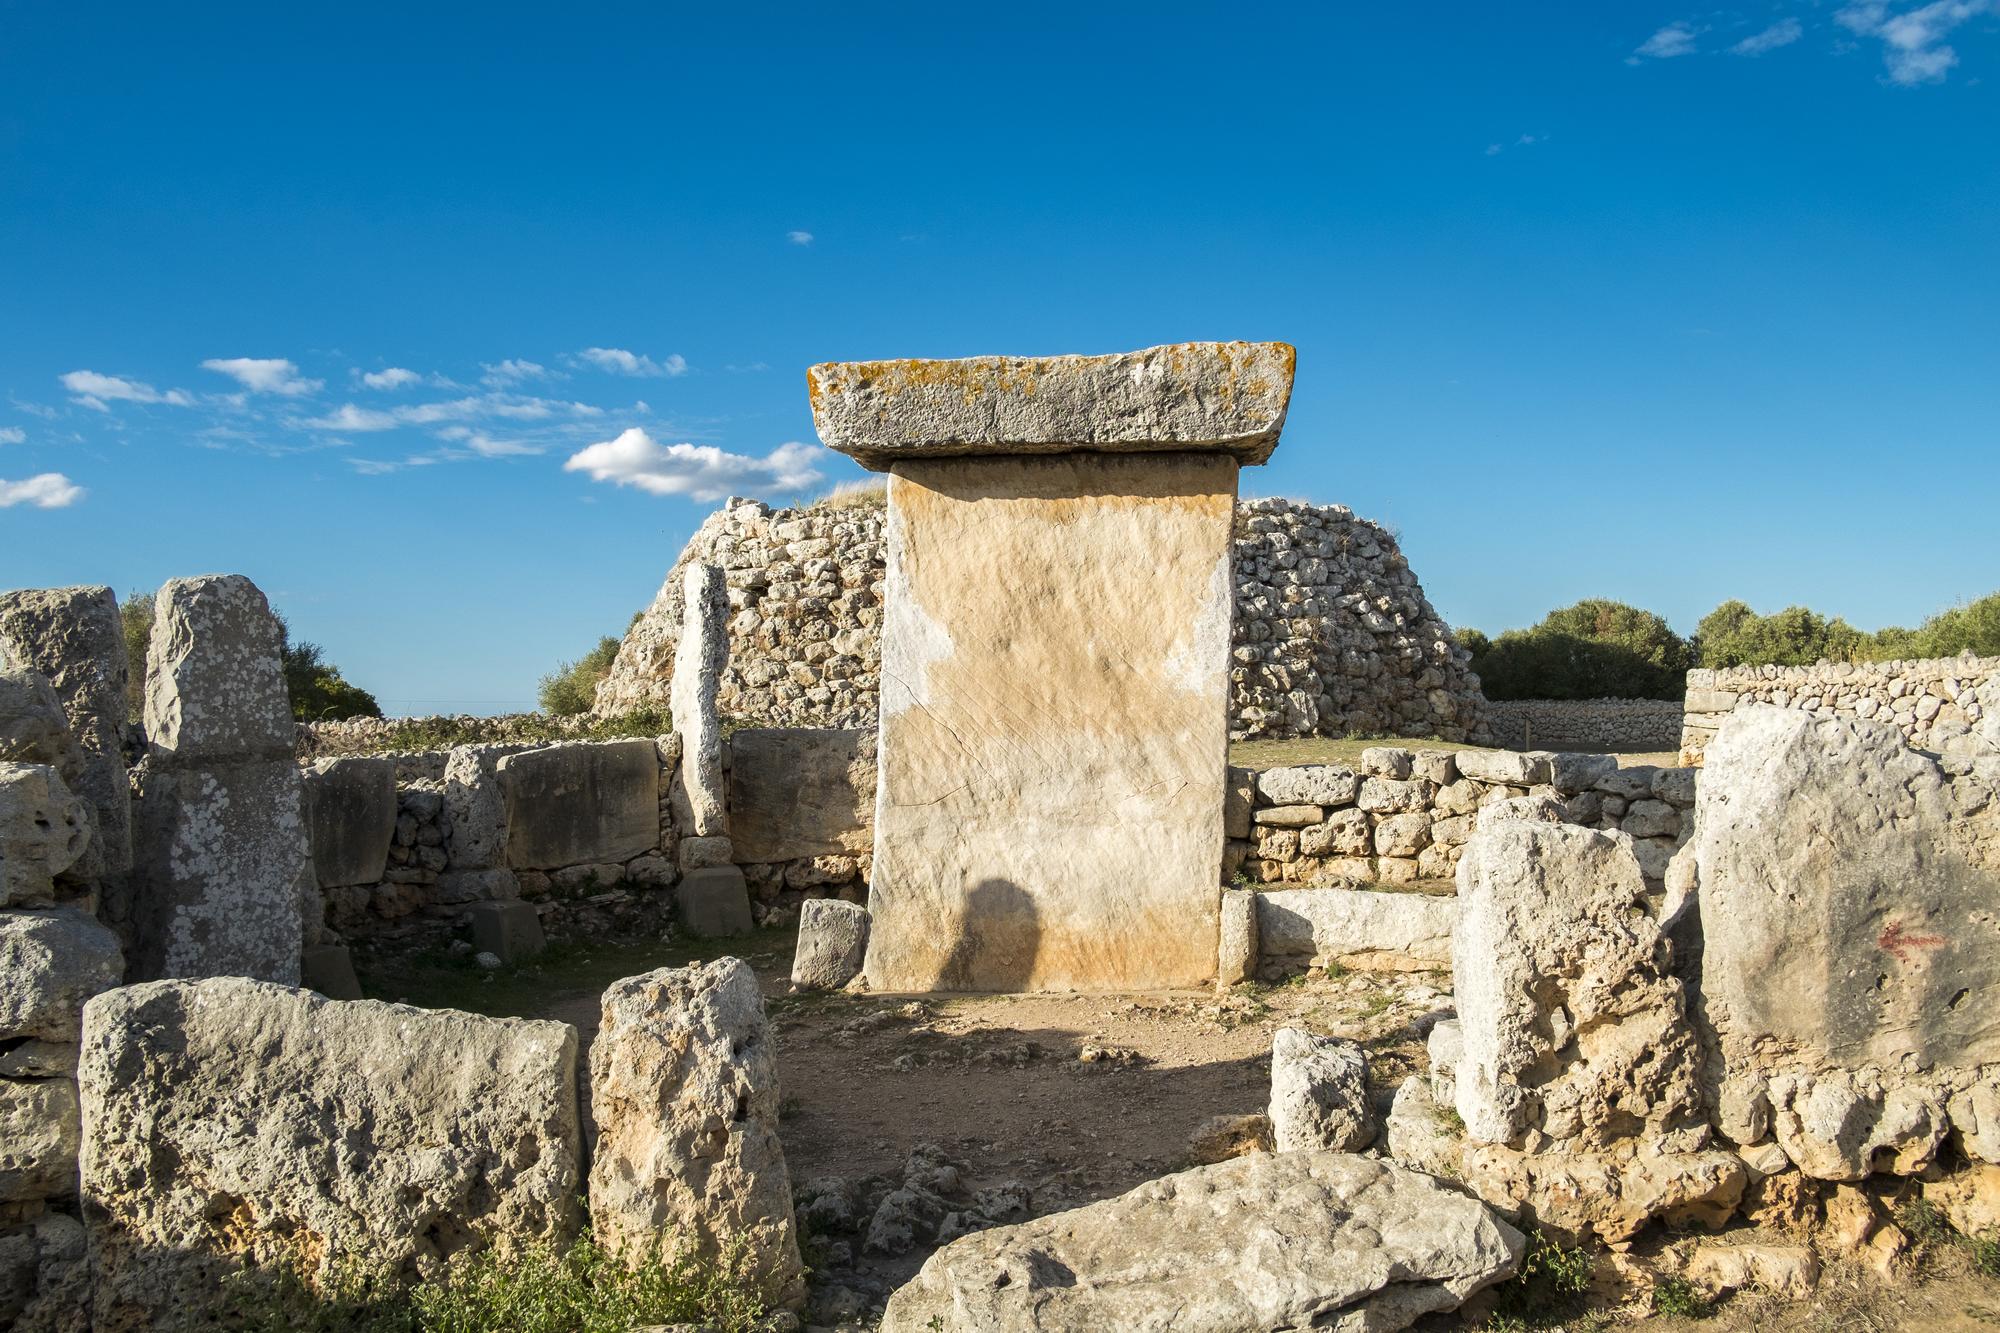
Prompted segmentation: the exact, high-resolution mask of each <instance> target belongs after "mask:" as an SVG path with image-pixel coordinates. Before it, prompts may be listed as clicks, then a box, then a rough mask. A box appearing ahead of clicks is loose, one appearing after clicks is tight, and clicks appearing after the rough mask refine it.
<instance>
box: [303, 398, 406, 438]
mask: <svg viewBox="0 0 2000 1333" xmlns="http://www.w3.org/2000/svg"><path fill="white" fill-rule="evenodd" d="M297 424H298V425H300V426H301V427H303V428H304V429H306V430H338V431H354V432H359V433H362V434H366V433H368V432H370V431H378V430H394V429H396V427H398V426H400V425H402V424H403V423H402V422H400V421H398V420H397V419H396V414H395V413H394V412H378V411H376V410H375V409H374V408H372V407H357V406H356V405H355V404H353V403H342V404H341V405H340V406H339V407H336V408H335V409H333V411H331V412H328V413H327V414H326V415H325V416H319V417H309V418H307V419H306V420H304V421H301V422H299V423H297Z"/></svg>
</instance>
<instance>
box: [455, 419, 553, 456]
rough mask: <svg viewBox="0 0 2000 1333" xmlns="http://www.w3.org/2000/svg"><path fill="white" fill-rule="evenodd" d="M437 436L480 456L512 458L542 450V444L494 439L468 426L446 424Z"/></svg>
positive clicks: (537, 452)
mask: <svg viewBox="0 0 2000 1333" xmlns="http://www.w3.org/2000/svg"><path fill="white" fill-rule="evenodd" d="M438 438H439V439H441V440H451V441H452V442H454V443H456V444H458V445H460V446H461V447H463V448H465V449H469V450H470V451H472V452H473V453H475V454H478V455H479V456H480V457H481V458H514V457H518V456H521V455H524V454H539V453H541V452H542V446H541V445H539V444H524V443H522V442H521V441H519V440H496V439H494V438H493V437H492V436H491V435H488V434H487V433H486V432H485V431H483V430H474V429H472V428H471V427H470V426H446V427H445V428H444V429H443V430H441V431H439V432H438Z"/></svg>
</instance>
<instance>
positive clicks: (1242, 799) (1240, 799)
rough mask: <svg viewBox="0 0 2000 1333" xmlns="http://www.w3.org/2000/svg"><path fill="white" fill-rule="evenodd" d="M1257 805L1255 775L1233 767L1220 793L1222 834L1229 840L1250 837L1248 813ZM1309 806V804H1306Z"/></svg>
mask: <svg viewBox="0 0 2000 1333" xmlns="http://www.w3.org/2000/svg"><path fill="white" fill-rule="evenodd" d="M1256 803H1257V775H1256V774H1255V773H1252V772H1251V771H1250V770H1249V769H1247V768H1237V767H1234V766H1233V765H1232V766H1231V767H1230V770H1229V781H1228V782H1227V783H1226V784H1225V785H1224V787H1223V791H1222V832H1223V836H1225V837H1230V838H1247V837H1249V836H1250V811H1251V810H1252V808H1254V807H1255V805H1256ZM1307 804H1310V802H1307Z"/></svg>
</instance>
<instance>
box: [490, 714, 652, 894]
mask: <svg viewBox="0 0 2000 1333" xmlns="http://www.w3.org/2000/svg"><path fill="white" fill-rule="evenodd" d="M495 772H496V773H497V774H498V775H499V778H500V789H501V791H502V793H503V794H504V795H505V797H506V801H507V863H508V864H509V865H510V866H513V867H514V868H515V869H517V870H553V869H556V868H557V867H560V866H573V865H581V864H583V863H585V862H602V861H615V862H618V863H619V864H621V865H622V864H624V863H625V862H626V861H629V860H631V859H632V858H633V857H635V856H638V855H641V854H642V853H645V852H649V851H651V850H653V849H654V848H655V847H658V846H659V845H660V762H659V755H658V752H657V751H656V750H655V749H654V748H653V742H651V741H647V740H631V741H604V742H584V743H579V744H563V745H550V746H545V747H543V748H541V749H539V750H524V751H522V752H521V753H519V754H511V755H508V756H507V757H506V758H504V759H502V760H501V761H500V762H499V764H498V765H497V766H496V769H495ZM454 832H455V829H454Z"/></svg>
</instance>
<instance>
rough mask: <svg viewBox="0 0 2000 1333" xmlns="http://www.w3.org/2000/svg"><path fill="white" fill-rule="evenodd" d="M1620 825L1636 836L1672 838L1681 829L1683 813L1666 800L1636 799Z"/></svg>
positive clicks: (1623, 829) (1622, 828) (1627, 809)
mask: <svg viewBox="0 0 2000 1333" xmlns="http://www.w3.org/2000/svg"><path fill="white" fill-rule="evenodd" d="M1618 827H1619V829H1620V830H1622V831H1623V832H1625V833H1628V834H1630V835H1631V836H1632V837H1634V838H1661V837H1665V838H1671V837H1673V836H1674V835H1675V834H1676V833H1679V832H1680V831H1681V814H1680V811H1678V810H1676V809H1674V808H1673V807H1672V806H1671V805H1668V804H1667V803H1666V802H1665V801H1654V800H1644V801H1634V802H1632V804H1630V805H1628V806H1626V807H1625V816H1624V818H1622V819H1621V820H1619V821H1618Z"/></svg>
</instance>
